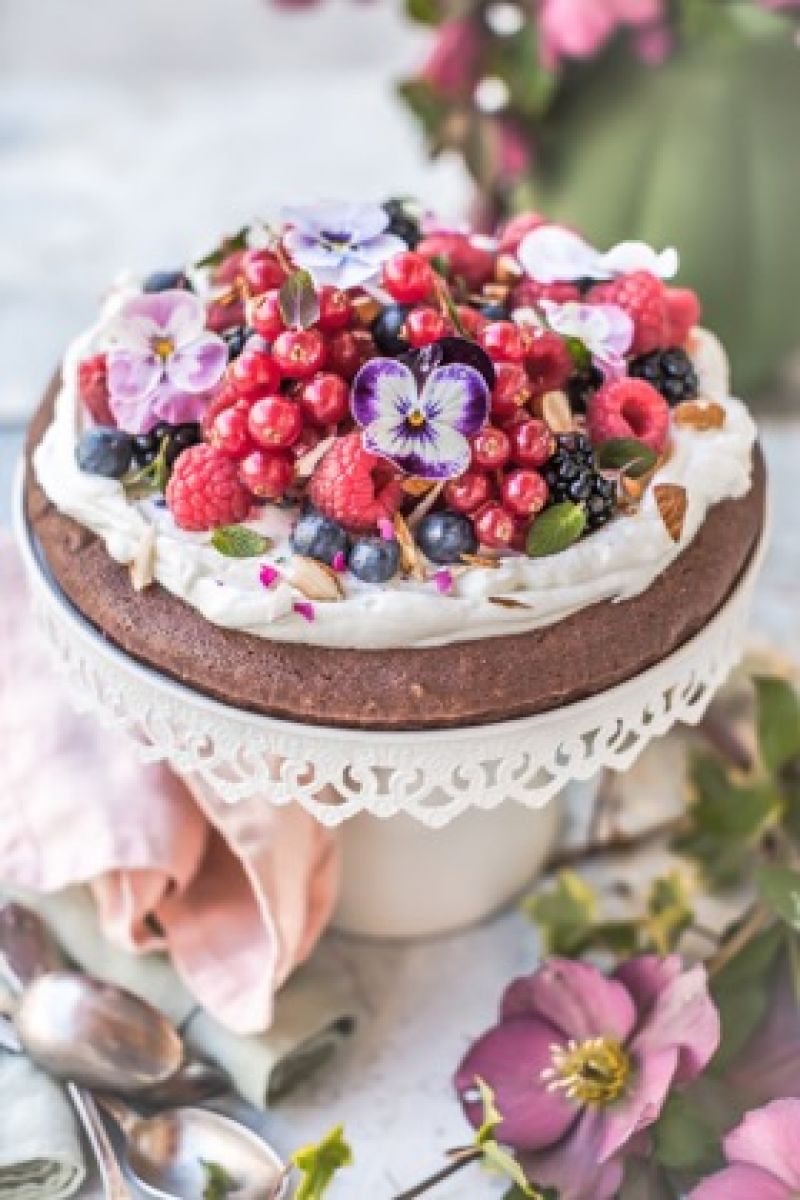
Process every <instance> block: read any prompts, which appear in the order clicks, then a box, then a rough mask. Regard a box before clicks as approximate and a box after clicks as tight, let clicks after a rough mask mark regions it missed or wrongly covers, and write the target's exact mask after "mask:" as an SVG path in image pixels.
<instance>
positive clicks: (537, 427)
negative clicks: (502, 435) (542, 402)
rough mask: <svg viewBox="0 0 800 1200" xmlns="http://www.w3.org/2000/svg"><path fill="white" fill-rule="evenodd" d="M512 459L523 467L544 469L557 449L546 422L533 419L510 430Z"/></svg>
mask: <svg viewBox="0 0 800 1200" xmlns="http://www.w3.org/2000/svg"><path fill="white" fill-rule="evenodd" d="M509 436H510V438H511V458H512V460H513V461H514V462H515V463H518V464H519V466H521V467H543V466H544V464H545V463H546V462H547V460H548V459H549V458H551V457H552V456H553V454H554V453H555V449H556V439H555V438H554V436H553V434H552V432H551V430H550V428H549V426H548V425H546V424H545V423H544V421H537V420H536V419H533V418H532V419H531V420H529V421H522V422H521V423H520V424H519V425H514V426H513V428H511V429H510V430H509Z"/></svg>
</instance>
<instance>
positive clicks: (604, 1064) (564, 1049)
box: [541, 1037, 631, 1107]
mask: <svg viewBox="0 0 800 1200" xmlns="http://www.w3.org/2000/svg"><path fill="white" fill-rule="evenodd" d="M550 1057H551V1062H552V1066H550V1067H546V1068H545V1070H543V1071H542V1073H541V1078H542V1080H543V1081H544V1082H545V1083H546V1084H547V1090H548V1091H549V1092H556V1091H563V1093H564V1095H565V1096H566V1097H567V1099H569V1100H577V1101H579V1102H580V1103H581V1104H590V1105H594V1106H596V1107H603V1106H604V1105H606V1104H611V1103H612V1102H613V1101H614V1100H617V1099H619V1097H620V1096H621V1095H622V1092H623V1091H624V1090H625V1086H626V1084H627V1082H628V1079H629V1077H630V1073H631V1060H630V1057H629V1055H628V1053H627V1051H626V1050H625V1049H624V1048H623V1047H622V1046H620V1044H619V1042H617V1041H615V1040H614V1039H613V1038H602V1037H598V1038H590V1039H589V1040H588V1041H585V1042H580V1043H579V1042H576V1041H574V1040H572V1041H569V1042H568V1043H567V1045H566V1046H559V1045H555V1046H551V1047H550Z"/></svg>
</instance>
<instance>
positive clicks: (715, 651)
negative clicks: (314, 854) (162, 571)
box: [17, 476, 766, 937]
mask: <svg viewBox="0 0 800 1200" xmlns="http://www.w3.org/2000/svg"><path fill="white" fill-rule="evenodd" d="M17 533H18V539H19V543H20V546H21V549H22V553H23V556H24V559H25V563H26V567H27V571H28V575H29V578H30V583H31V589H32V596H33V606H34V611H35V612H36V614H37V616H38V618H39V620H40V623H41V627H42V629H43V631H44V633H45V635H46V638H47V641H48V642H49V644H50V647H51V649H52V651H53V654H54V659H55V662H56V665H57V666H58V668H59V669H60V672H61V673H62V675H63V677H64V679H65V681H66V683H67V684H68V686H69V689H70V691H71V693H72V695H73V698H74V700H75V702H76V704H77V705H78V706H79V707H80V708H81V709H82V710H85V711H86V712H90V713H92V714H93V715H94V716H95V717H97V718H98V719H99V720H100V721H101V722H102V723H103V724H104V725H106V726H113V727H116V728H117V729H121V730H123V731H125V732H126V733H127V734H129V735H130V736H131V737H132V738H133V739H134V740H135V742H136V744H137V746H138V748H139V752H140V754H141V756H142V758H143V759H145V760H149V761H155V760H166V761H168V762H169V763H171V764H172V766H173V767H174V768H175V769H176V770H178V771H179V772H181V773H183V774H191V773H195V774H197V775H199V776H200V777H202V779H203V780H204V781H205V782H206V783H207V784H208V785H209V786H210V788H211V789H212V790H213V792H214V793H215V794H216V796H217V797H218V798H219V800H220V802H222V803H226V804H236V803H237V802H242V801H245V800H250V801H252V799H253V797H255V796H256V795H257V796H259V797H262V798H263V801H264V803H272V804H278V805H282V804H290V803H297V804H301V805H302V806H303V807H304V808H305V809H307V811H308V812H309V813H311V814H312V815H313V816H314V817H315V818H316V819H317V820H318V821H320V822H322V823H323V824H324V825H326V826H329V827H331V826H337V827H341V836H342V841H343V850H344V873H343V888H342V898H341V902H340V907H339V912H338V916H337V924H338V925H339V927H340V928H343V929H345V930H347V931H349V932H354V933H359V934H365V935H369V936H383V937H413V936H422V935H430V934H435V933H443V932H445V931H449V930H452V929H455V928H459V927H463V926H466V925H468V924H471V923H473V922H475V921H478V920H480V919H481V918H483V917H485V916H487V915H488V914H490V913H491V912H493V911H495V910H496V909H498V908H500V907H502V906H503V905H504V904H506V903H508V901H509V900H510V899H511V898H512V897H513V896H515V895H516V894H518V893H519V891H520V890H521V889H522V888H523V887H524V886H525V885H526V883H528V882H529V881H530V880H531V879H532V878H533V876H534V875H535V874H536V872H537V870H539V868H540V867H541V865H542V863H543V861H544V859H545V858H546V856H547V854H548V853H549V851H550V849H551V847H552V845H553V842H554V840H555V838H556V836H557V834H558V828H559V823H560V805H559V804H558V803H554V800H555V798H556V797H558V795H559V793H560V792H562V790H563V789H564V788H565V787H566V786H567V785H568V784H572V783H575V782H578V781H588V780H591V779H592V777H594V776H596V775H597V773H598V772H599V771H600V770H601V769H602V768H606V767H610V768H613V769H615V770H617V771H624V770H626V769H627V768H628V767H629V766H630V765H631V764H632V763H633V761H634V760H635V759H636V758H637V756H638V755H639V754H640V753H641V751H642V750H643V749H644V747H645V746H646V745H647V743H648V742H649V741H650V740H651V739H652V738H654V737H658V736H660V735H662V734H664V733H666V732H667V730H668V729H670V728H671V726H672V725H674V724H675V723H676V722H678V721H684V722H688V723H691V724H695V723H697V722H698V721H699V720H700V718H701V717H702V715H703V713H704V712H705V709H706V707H707V705H708V703H709V701H710V700H711V697H712V696H713V694H714V692H715V691H716V689H717V688H718V687H719V686H720V685H721V684H722V683H723V681H724V680H725V678H726V676H727V675H728V673H729V671H730V670H731V668H732V667H733V666H734V665H735V664H736V662H737V661H738V660H739V658H740V657H741V653H742V648H743V643H744V635H745V631H746V625H747V620H748V615H749V609H750V602H751V598H752V593H753V588H754V585H755V581H756V578H757V576H758V572H759V568H760V566H761V562H762V559H763V555H764V548H765V542H766V537H762V540H761V544H760V546H759V548H758V550H757V552H756V554H755V555H754V556H753V559H752V561H751V563H750V565H749V567H748V569H747V571H746V573H745V575H744V576H743V577H742V579H741V580H740V582H739V584H738V586H737V587H736V589H735V590H734V592H733V593H732V594H731V596H730V597H729V599H728V600H727V602H726V603H725V605H724V606H723V608H722V609H721V610H720V611H719V612H718V613H717V615H716V616H715V617H714V618H713V619H712V620H711V621H710V622H709V623H708V625H706V626H705V627H704V628H703V629H702V630H701V631H700V633H698V634H697V635H696V636H695V637H694V638H692V640H691V641H689V642H687V643H686V645H684V646H682V647H681V648H680V649H679V650H677V651H676V652H675V653H673V654H671V655H669V656H668V657H667V658H665V659H664V660H663V661H661V662H660V663H658V664H657V665H656V666H654V667H651V668H650V669H649V670H647V671H644V672H643V673H642V674H640V675H637V676H636V677H635V678H633V679H630V680H628V681H627V682H626V683H623V684H621V685H620V686H618V687H614V688H611V689H610V690H608V691H606V692H603V693H601V694H600V695H597V696H593V697H591V698H590V699H588V700H583V701H581V702H580V703H577V704H571V705H568V706H566V707H563V708H560V709H557V710H555V711H553V712H549V713H544V714H542V715H539V716H534V717H528V718H523V719H520V720H513V721H504V722H502V723H498V724H493V725H482V726H480V727H472V728H462V729H452V730H442V731H433V732H418V733H380V732H378V733H373V732H365V731H363V730H343V729H334V728H330V727H325V726H312V725H302V724H297V723H293V722H290V721H283V720H275V719H272V718H269V717H264V716H259V715H256V714H254V713H249V712H245V711H243V710H240V709H237V708H232V707H230V706H228V705H225V704H222V703H220V702H218V701H216V700H212V699H210V698H209V697H207V696H204V695H202V694H201V693H199V692H196V691H194V690H193V689H191V688H188V687H186V686H184V685H182V684H180V683H177V682H175V681H174V680H172V679H170V678H168V677H167V676H165V675H162V674H160V673H159V672H157V671H155V670H153V669H151V668H149V667H145V666H143V665H142V664H140V663H139V662H137V661H136V660H134V659H133V658H131V657H130V656H129V655H127V654H125V653H124V652H123V651H121V650H119V649H117V648H116V647H115V646H113V645H111V644H110V643H109V642H108V641H106V640H105V639H104V638H103V637H102V636H101V635H100V634H99V633H98V631H97V630H96V629H95V628H94V626H92V625H91V624H89V622H88V621H86V620H85V619H84V618H83V617H82V616H81V614H80V613H79V612H78V611H77V610H76V609H75V608H74V607H73V606H72V605H71V604H70V602H69V601H68V600H67V599H66V597H65V596H64V595H63V593H62V592H61V591H60V590H59V588H58V586H57V584H56V583H55V581H54V580H53V578H52V576H51V575H50V573H49V571H48V569H47V567H46V565H45V564H44V562H43V561H42V558H41V556H40V555H39V553H38V552H37V547H36V544H35V541H34V539H33V538H32V536H31V532H30V529H29V527H28V524H27V521H26V518H25V515H24V506H23V502H22V482H21V476H20V480H19V485H18V490H17ZM388 818H391V820H388ZM456 818H458V820H456Z"/></svg>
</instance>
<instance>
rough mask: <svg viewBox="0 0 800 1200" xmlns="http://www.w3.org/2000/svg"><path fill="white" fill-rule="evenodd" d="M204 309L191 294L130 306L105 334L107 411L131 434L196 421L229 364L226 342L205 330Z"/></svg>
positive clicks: (153, 297) (147, 297) (139, 300)
mask: <svg viewBox="0 0 800 1200" xmlns="http://www.w3.org/2000/svg"><path fill="white" fill-rule="evenodd" d="M205 326H206V310H205V306H204V305H203V303H202V302H201V301H200V300H198V298H197V297H196V296H195V295H194V294H193V293H192V292H187V291H178V290H175V291H166V292H156V293H147V294H143V295H140V296H134V297H133V298H132V299H129V300H126V301H125V303H124V304H123V305H122V307H121V308H120V310H119V312H118V313H117V314H116V316H115V317H114V318H113V320H112V321H111V323H110V325H109V326H108V327H107V329H106V330H105V331H104V335H103V340H104V342H105V344H106V345H107V346H108V347H109V352H108V390H109V407H110V409H111V412H112V413H113V414H114V417H115V419H116V421H117V424H118V425H119V427H120V429H124V430H125V431H126V432H127V433H147V432H148V431H149V430H150V429H152V428H153V426H154V425H157V424H158V422H159V421H168V422H169V423H170V424H175V425H177V424H181V423H183V422H188V421H197V420H199V418H200V417H201V416H202V415H203V413H204V412H205V409H206V407H207V404H208V397H209V393H210V392H211V391H212V390H213V389H214V388H215V387H216V385H217V384H218V383H219V381H220V380H221V378H222V375H223V373H224V371H225V367H226V365H227V362H228V351H227V347H226V345H225V342H224V341H223V339H222V338H221V337H219V336H218V335H217V334H215V333H210V332H209V331H208V330H207V329H206V327H205Z"/></svg>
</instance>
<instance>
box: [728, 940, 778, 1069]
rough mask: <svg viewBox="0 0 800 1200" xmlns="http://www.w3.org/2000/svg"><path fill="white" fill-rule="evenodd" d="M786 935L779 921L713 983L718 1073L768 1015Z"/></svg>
mask: <svg viewBox="0 0 800 1200" xmlns="http://www.w3.org/2000/svg"><path fill="white" fill-rule="evenodd" d="M734 928H735V927H734ZM784 934H785V930H784V928H783V927H782V926H781V925H780V924H779V923H778V922H777V921H776V923H775V924H774V925H772V926H770V927H769V928H768V929H765V930H764V932H763V933H760V934H759V935H758V936H757V937H755V938H753V939H752V941H750V942H748V943H747V944H746V945H745V946H744V947H743V948H742V949H741V950H740V951H739V953H738V954H737V955H736V957H735V958H732V959H731V961H730V962H729V963H726V965H725V966H724V967H723V968H722V970H721V971H720V972H719V973H718V974H717V975H716V976H715V977H714V978H713V979H712V981H711V995H712V998H713V1000H714V1003H715V1004H716V1006H717V1009H718V1010H719V1016H720V1025H721V1030H720V1041H719V1048H718V1050H717V1052H716V1054H715V1055H714V1058H713V1059H712V1062H711V1070H712V1071H714V1072H715V1073H716V1074H720V1073H721V1072H724V1071H725V1069H726V1068H727V1067H728V1066H729V1065H730V1063H732V1062H733V1060H734V1059H735V1058H736V1057H737V1056H738V1055H739V1054H740V1053H741V1051H742V1050H743V1049H744V1047H745V1046H746V1045H747V1043H748V1042H749V1041H750V1038H751V1037H752V1036H753V1034H754V1033H755V1031H756V1030H757V1029H758V1027H759V1025H760V1024H761V1022H762V1020H763V1018H764V1016H765V1014H766V1012H767V1009H768V1007H769V997H770V991H771V988H772V973H773V968H774V965H775V961H776V959H777V957H778V955H779V954H780V951H781V948H782V947H783V945H784Z"/></svg>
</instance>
